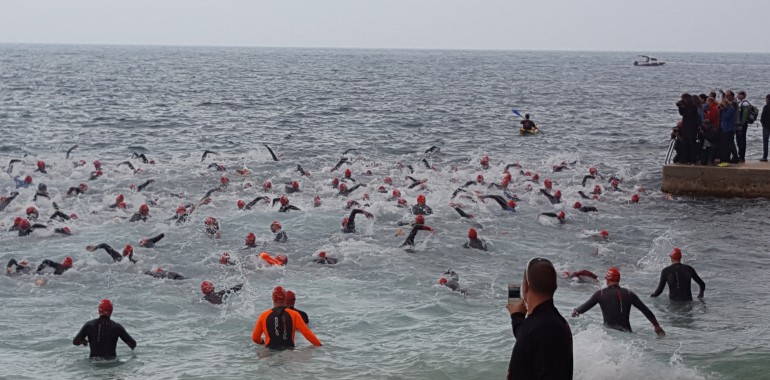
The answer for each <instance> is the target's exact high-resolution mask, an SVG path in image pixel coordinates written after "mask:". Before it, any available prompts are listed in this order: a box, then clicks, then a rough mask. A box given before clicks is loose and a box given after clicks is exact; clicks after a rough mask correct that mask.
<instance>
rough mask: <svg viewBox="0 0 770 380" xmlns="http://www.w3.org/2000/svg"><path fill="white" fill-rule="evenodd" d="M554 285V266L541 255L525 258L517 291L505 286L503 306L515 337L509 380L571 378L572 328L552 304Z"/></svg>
mask: <svg viewBox="0 0 770 380" xmlns="http://www.w3.org/2000/svg"><path fill="white" fill-rule="evenodd" d="M556 287H557V285H556V269H554V267H553V264H552V263H551V262H550V261H549V260H547V259H543V258H533V259H532V260H530V261H529V263H528V264H527V270H526V271H525V272H524V280H523V281H522V284H521V288H520V291H519V292H518V293H517V289H516V286H515V285H509V286H508V304H507V305H506V308H507V309H508V312H509V313H510V314H511V326H512V327H513V335H514V337H516V344H515V345H514V346H513V352H512V353H511V361H510V363H509V364H508V379H509V380H510V379H556V380H558V379H572V368H573V365H572V330H571V329H570V327H569V324H567V321H566V320H565V319H564V317H562V315H561V314H559V311H558V310H557V309H556V306H554V304H553V295H554V293H555V292H556ZM517 296H518V297H517Z"/></svg>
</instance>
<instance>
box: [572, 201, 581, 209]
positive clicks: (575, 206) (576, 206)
mask: <svg viewBox="0 0 770 380" xmlns="http://www.w3.org/2000/svg"><path fill="white" fill-rule="evenodd" d="M581 207H583V205H581V204H580V202H575V204H574V205H572V208H581Z"/></svg>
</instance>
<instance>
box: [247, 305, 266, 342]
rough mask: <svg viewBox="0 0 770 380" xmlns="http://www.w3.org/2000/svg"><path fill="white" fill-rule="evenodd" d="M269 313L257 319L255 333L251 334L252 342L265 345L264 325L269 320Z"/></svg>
mask: <svg viewBox="0 0 770 380" xmlns="http://www.w3.org/2000/svg"><path fill="white" fill-rule="evenodd" d="M267 314H268V313H267V312H264V313H262V314H260V315H259V318H257V323H256V324H255V325H254V331H252V332H251V341H252V342H254V343H256V344H264V343H265V342H264V341H263V340H262V333H263V332H264V327H263V326H264V325H265V320H266V319H267Z"/></svg>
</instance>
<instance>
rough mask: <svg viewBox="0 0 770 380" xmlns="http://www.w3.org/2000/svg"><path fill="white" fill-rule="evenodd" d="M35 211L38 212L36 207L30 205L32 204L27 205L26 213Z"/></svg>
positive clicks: (34, 212)
mask: <svg viewBox="0 0 770 380" xmlns="http://www.w3.org/2000/svg"><path fill="white" fill-rule="evenodd" d="M37 213H38V212H37V209H36V208H34V207H32V206H29V207H27V215H31V214H37Z"/></svg>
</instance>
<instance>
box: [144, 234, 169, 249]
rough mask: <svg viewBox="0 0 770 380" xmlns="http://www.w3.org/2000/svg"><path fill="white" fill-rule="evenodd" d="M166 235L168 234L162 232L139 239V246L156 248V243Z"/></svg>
mask: <svg viewBox="0 0 770 380" xmlns="http://www.w3.org/2000/svg"><path fill="white" fill-rule="evenodd" d="M164 237H166V234H160V235H157V236H153V237H151V238H147V239H142V240H141V241H139V246H140V247H144V248H154V247H155V244H157V243H158V242H159V241H160V239H163V238H164Z"/></svg>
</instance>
